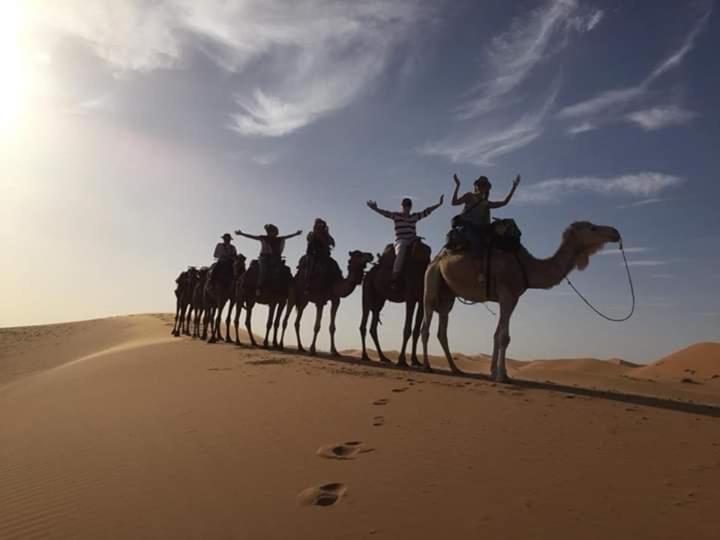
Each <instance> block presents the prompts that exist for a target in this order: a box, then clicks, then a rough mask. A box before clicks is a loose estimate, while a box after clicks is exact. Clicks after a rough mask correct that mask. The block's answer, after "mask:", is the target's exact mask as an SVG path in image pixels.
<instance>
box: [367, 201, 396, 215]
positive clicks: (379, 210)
mask: <svg viewBox="0 0 720 540" xmlns="http://www.w3.org/2000/svg"><path fill="white" fill-rule="evenodd" d="M367 205H368V208H370V210H374V211H375V212H377V213H378V214H380V215H381V216H385V217H386V218H390V219H392V212H389V211H387V210H383V209H382V208H378V205H377V203H376V202H375V201H368V202H367Z"/></svg>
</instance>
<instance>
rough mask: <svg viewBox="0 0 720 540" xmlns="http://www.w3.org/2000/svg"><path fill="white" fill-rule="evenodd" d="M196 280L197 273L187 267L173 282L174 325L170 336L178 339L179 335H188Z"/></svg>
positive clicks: (192, 268) (195, 270)
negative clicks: (174, 285) (175, 284)
mask: <svg viewBox="0 0 720 540" xmlns="http://www.w3.org/2000/svg"><path fill="white" fill-rule="evenodd" d="M197 280H198V271H197V269H196V268H195V267H194V266H191V267H189V268H188V269H187V270H185V271H184V272H181V273H180V275H179V276H178V277H177V279H176V280H175V283H177V287H176V288H175V298H176V302H175V324H174V326H173V329H172V335H173V336H175V337H180V334H181V333H182V334H185V335H186V336H189V335H190V316H191V313H192V294H193V289H194V288H195V284H196V283H197Z"/></svg>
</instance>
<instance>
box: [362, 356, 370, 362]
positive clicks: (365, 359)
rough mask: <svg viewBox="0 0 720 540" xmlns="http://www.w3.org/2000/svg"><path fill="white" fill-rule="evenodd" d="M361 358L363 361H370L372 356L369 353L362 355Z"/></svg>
mask: <svg viewBox="0 0 720 540" xmlns="http://www.w3.org/2000/svg"><path fill="white" fill-rule="evenodd" d="M360 359H361V360H362V361H363V362H370V357H369V356H368V355H367V354H363V355H362V357H360Z"/></svg>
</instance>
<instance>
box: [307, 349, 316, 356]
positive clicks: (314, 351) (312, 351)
mask: <svg viewBox="0 0 720 540" xmlns="http://www.w3.org/2000/svg"><path fill="white" fill-rule="evenodd" d="M308 354H309V355H310V356H317V351H316V350H315V348H314V347H310V351H308Z"/></svg>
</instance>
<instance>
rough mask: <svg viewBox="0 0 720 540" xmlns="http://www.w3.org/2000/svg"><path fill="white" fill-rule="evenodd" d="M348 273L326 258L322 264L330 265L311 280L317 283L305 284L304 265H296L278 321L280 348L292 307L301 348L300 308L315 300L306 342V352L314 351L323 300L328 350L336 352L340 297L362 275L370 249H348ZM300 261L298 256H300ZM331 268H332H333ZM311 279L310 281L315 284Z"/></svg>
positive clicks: (370, 254) (349, 289) (357, 283)
mask: <svg viewBox="0 0 720 540" xmlns="http://www.w3.org/2000/svg"><path fill="white" fill-rule="evenodd" d="M349 256H350V259H349V260H348V275H347V277H346V278H343V276H342V271H341V270H340V268H338V267H337V263H336V262H335V261H334V260H333V259H329V261H327V262H326V265H332V266H331V269H328V268H326V269H325V271H324V272H321V273H320V272H318V274H319V275H318V276H317V278H316V279H315V280H311V281H315V282H316V283H317V286H311V287H310V288H309V289H308V287H307V276H306V273H305V268H304V267H303V265H302V264H300V265H298V266H299V268H298V271H297V272H296V274H295V281H294V284H293V287H292V289H291V291H290V294H289V298H288V304H287V308H286V310H285V319H284V320H283V324H282V334H281V336H280V348H281V349H282V348H284V346H285V330H286V329H287V325H288V319H290V314H291V313H292V310H293V307H295V309H296V311H297V314H296V316H295V335H296V336H297V347H298V350H299V351H301V352H305V349H304V348H303V346H302V341H301V339H300V322H301V320H302V316H303V312H304V311H305V308H306V307H307V305H308V303H309V302H312V303H313V304H315V327H314V329H313V331H314V334H313V340H312V344H311V345H310V354H313V355H314V354H315V352H316V348H315V347H316V343H317V337H318V333H319V332H320V325H321V323H322V316H323V310H324V308H325V304H326V303H327V302H330V328H329V331H330V353H331V354H332V355H333V356H339V355H340V353H338V351H337V349H336V348H335V318H336V316H337V311H338V308H339V307H340V300H341V299H342V298H346V297H348V296H350V295H351V294H352V292H353V291H354V290H355V287H357V286H358V285H360V284H361V283H362V280H363V276H364V275H365V267H366V266H367V265H368V264H369V263H371V262H372V260H373V255H372V253H363V252H362V251H351V252H349ZM301 261H302V260H301ZM333 270H334V271H333ZM316 283H313V284H312V285H316Z"/></svg>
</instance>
